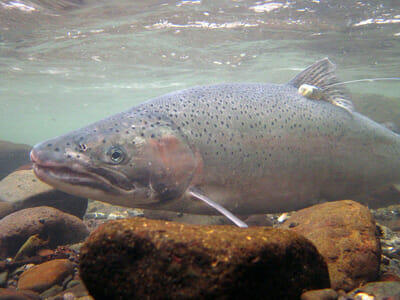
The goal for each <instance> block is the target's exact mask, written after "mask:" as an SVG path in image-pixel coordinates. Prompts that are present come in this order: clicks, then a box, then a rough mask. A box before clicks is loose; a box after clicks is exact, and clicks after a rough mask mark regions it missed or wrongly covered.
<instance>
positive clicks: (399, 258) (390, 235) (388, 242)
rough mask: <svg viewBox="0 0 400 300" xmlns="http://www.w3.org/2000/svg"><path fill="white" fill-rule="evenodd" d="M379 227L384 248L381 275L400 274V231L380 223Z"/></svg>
mask: <svg viewBox="0 0 400 300" xmlns="http://www.w3.org/2000/svg"><path fill="white" fill-rule="evenodd" d="M377 229H378V232H379V237H380V242H381V249H382V261H381V266H380V272H381V277H382V275H383V274H385V273H392V274H393V275H397V276H400V254H399V252H400V233H398V232H395V231H392V230H390V229H389V228H388V227H386V226H383V225H380V224H378V225H377ZM381 281H382V279H381Z"/></svg>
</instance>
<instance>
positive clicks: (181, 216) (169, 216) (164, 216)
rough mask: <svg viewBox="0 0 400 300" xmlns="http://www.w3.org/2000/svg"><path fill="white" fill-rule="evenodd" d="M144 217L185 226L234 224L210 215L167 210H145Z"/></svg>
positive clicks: (220, 217) (222, 217) (224, 218)
mask: <svg viewBox="0 0 400 300" xmlns="http://www.w3.org/2000/svg"><path fill="white" fill-rule="evenodd" d="M143 216H144V217H145V218H147V219H152V220H164V221H173V222H179V223H185V224H197V225H231V224H232V222H231V221H229V220H228V219H227V218H226V217H224V216H221V215H219V216H212V215H211V216H208V215H195V214H186V213H179V212H173V211H165V210H150V209H144V210H143Z"/></svg>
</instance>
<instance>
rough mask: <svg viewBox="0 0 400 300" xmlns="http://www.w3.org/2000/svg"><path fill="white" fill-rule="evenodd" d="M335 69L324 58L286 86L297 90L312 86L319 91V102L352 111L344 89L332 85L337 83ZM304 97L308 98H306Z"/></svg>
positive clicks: (351, 104)
mask: <svg viewBox="0 0 400 300" xmlns="http://www.w3.org/2000/svg"><path fill="white" fill-rule="evenodd" d="M335 69H336V67H335V65H334V64H333V63H332V62H331V61H330V60H329V59H328V58H324V59H321V60H319V61H317V62H316V63H314V64H312V65H311V66H309V67H308V68H307V69H305V70H304V71H302V72H301V73H300V74H298V75H297V76H296V77H295V78H293V79H292V80H291V81H289V83H288V84H289V85H292V86H294V87H296V88H298V89H299V88H300V87H301V86H302V85H304V84H305V85H309V86H314V87H316V88H318V89H319V90H320V91H321V97H320V99H319V100H324V101H327V102H330V103H332V104H334V105H337V106H339V107H343V108H345V109H346V110H348V111H352V110H353V109H354V107H353V103H352V102H351V100H350V97H349V96H348V95H347V92H346V90H345V88H344V87H343V86H340V85H334V84H335V83H338V82H339V81H338V79H337V78H336V73H335ZM305 97H306V98H308V97H307V96H305ZM310 99H313V97H310Z"/></svg>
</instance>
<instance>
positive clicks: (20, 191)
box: [0, 170, 88, 219]
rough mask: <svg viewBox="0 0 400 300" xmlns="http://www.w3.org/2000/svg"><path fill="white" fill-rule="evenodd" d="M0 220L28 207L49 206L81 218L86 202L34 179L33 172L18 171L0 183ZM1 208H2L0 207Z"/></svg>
mask: <svg viewBox="0 0 400 300" xmlns="http://www.w3.org/2000/svg"><path fill="white" fill-rule="evenodd" d="M0 199H1V201H2V202H3V203H4V204H1V202H0V219H1V218H3V217H4V216H6V215H8V214H10V213H11V212H14V211H17V210H21V209H24V208H28V207H36V206H51V207H55V208H57V209H59V210H62V211H64V212H66V213H69V214H72V215H75V216H77V217H79V218H83V215H84V214H85V212H86V208H87V202H88V200H87V199H85V198H81V197H76V196H72V195H69V194H67V193H64V192H61V191H58V190H56V189H54V188H53V187H51V186H50V185H48V184H46V183H44V182H42V181H40V180H39V179H37V178H36V176H35V174H34V173H33V170H19V171H15V172H13V173H11V174H10V175H8V176H7V177H6V178H4V179H3V180H1V181H0ZM2 206H3V207H2Z"/></svg>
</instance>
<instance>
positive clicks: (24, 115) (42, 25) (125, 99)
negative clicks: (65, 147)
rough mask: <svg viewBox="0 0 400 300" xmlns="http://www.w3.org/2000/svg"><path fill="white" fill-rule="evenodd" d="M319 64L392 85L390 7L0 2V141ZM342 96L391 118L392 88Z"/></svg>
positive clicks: (285, 76) (394, 8)
mask: <svg viewBox="0 0 400 300" xmlns="http://www.w3.org/2000/svg"><path fill="white" fill-rule="evenodd" d="M326 56H328V57H330V58H331V59H332V61H334V62H335V63H336V64H337V66H338V73H339V76H340V78H341V79H343V80H352V79H359V78H370V77H400V2H398V1H397V0H392V1H336V0H331V1H327V0H326V1H324V0H320V1H317V0H313V1H304V0H303V1H282V0H279V1H273V2H272V1H249V0H243V1H240V0H236V1H227V0H226V1H211V0H210V1H161V0H160V1H157V0H152V1H94V0H89V1H83V2H80V1H77V0H76V1H66V0H63V1H55V2H53V1H45V0H44V1H37V0H36V1H32V2H28V1H26V2H22V1H10V0H2V1H0V103H1V110H0V139H2V140H9V141H14V142H21V143H28V144H34V143H36V142H39V141H41V140H43V139H46V138H50V137H53V136H55V135H59V134H62V133H65V132H67V131H70V130H72V129H76V128H79V127H81V126H83V125H86V124H88V123H90V122H93V121H96V120H99V119H101V118H103V117H105V116H107V115H110V114H112V113H115V112H119V111H122V110H124V109H127V108H129V107H131V106H133V105H135V104H137V103H140V102H142V101H145V100H147V99H149V98H151V97H154V96H157V95H161V94H163V93H166V92H169V91H172V90H177V89H182V88H185V87H188V86H193V85H200V84H213V83H216V82H232V81H235V82H238V81H242V82H277V83H280V82H285V81H288V80H289V79H290V78H291V77H293V76H294V75H295V74H296V73H297V72H299V70H301V69H303V68H304V67H305V66H307V65H309V64H311V63H312V62H314V61H315V60H317V59H320V58H322V57H326ZM349 88H350V90H351V92H352V93H353V95H354V100H355V102H356V104H357V108H358V109H359V110H360V111H361V112H363V113H366V114H368V115H369V116H371V117H372V118H375V119H377V120H378V121H393V122H398V121H400V118H399V116H400V82H376V83H364V84H356V85H351V86H349ZM398 125H400V123H399V122H398Z"/></svg>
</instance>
